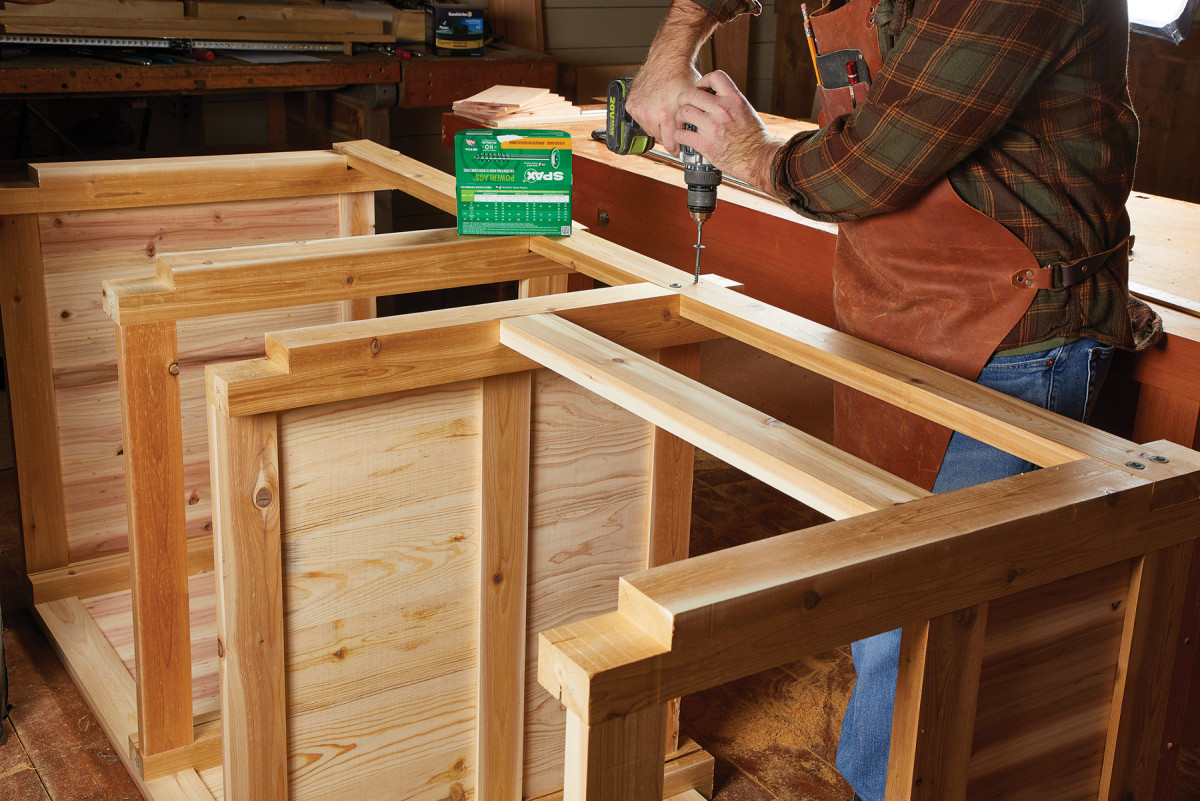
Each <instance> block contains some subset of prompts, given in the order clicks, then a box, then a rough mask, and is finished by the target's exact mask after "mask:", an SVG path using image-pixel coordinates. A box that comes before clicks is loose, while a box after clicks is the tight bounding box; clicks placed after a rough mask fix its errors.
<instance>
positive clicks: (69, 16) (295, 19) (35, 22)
mask: <svg viewBox="0 0 1200 801" xmlns="http://www.w3.org/2000/svg"><path fill="white" fill-rule="evenodd" d="M131 31H136V33H133V34H131ZM0 32H3V33H8V34H30V35H50V36H54V35H57V36H87V37H118V38H120V37H127V36H130V35H135V36H139V37H148V38H160V37H161V38H176V37H179V38H191V39H218V40H221V39H225V40H232V41H239V40H240V41H304V42H392V41H396V40H398V39H399V40H403V41H410V40H419V39H420V38H421V37H422V36H423V32H424V15H423V14H422V13H421V12H419V11H401V10H399V9H395V8H393V7H391V6H390V5H388V4H387V3H383V2H354V3H350V2H328V3H322V4H320V5H304V6H298V5H287V4H269V3H246V2H221V1H220V0H187V1H186V2H184V0H124V2H120V3H114V2H109V0H50V2H47V3H39V4H36V5H27V4H18V3H11V2H9V3H0Z"/></svg>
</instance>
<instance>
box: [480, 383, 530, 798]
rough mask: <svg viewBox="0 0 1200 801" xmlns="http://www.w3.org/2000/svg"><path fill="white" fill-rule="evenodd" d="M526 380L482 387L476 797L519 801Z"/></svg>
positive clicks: (525, 538)
mask: <svg viewBox="0 0 1200 801" xmlns="http://www.w3.org/2000/svg"><path fill="white" fill-rule="evenodd" d="M530 393H531V390H530V374H529V373H528V372H520V373H509V374H505V375H499V376H494V377H491V378H486V379H484V381H483V393H482V394H483V400H482V405H483V410H482V411H483V414H482V416H483V426H482V437H483V460H482V461H483V476H482V503H481V505H482V520H481V522H480V528H479V540H480V542H479V551H480V559H479V561H480V569H481V573H482V575H481V582H480V604H479V701H478V704H479V714H478V721H479V724H478V727H479V728H478V732H479V733H478V754H477V757H476V765H477V772H476V795H477V797H479V798H481V799H482V798H489V799H496V801H520V799H521V797H522V795H521V780H522V775H523V772H524V759H523V754H524V748H523V744H524V740H525V737H524V731H523V726H524V723H525V609H526V588H527V581H526V576H527V567H528V553H529V422H530V407H529V404H530Z"/></svg>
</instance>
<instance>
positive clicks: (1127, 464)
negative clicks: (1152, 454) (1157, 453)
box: [1125, 462, 1146, 470]
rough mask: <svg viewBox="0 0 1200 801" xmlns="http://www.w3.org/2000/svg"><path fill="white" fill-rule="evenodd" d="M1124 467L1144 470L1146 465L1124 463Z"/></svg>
mask: <svg viewBox="0 0 1200 801" xmlns="http://www.w3.org/2000/svg"><path fill="white" fill-rule="evenodd" d="M1125 466H1126V467H1131V468H1133V469H1134V470H1145V469H1146V465H1144V464H1142V463H1141V462H1126V463H1125Z"/></svg>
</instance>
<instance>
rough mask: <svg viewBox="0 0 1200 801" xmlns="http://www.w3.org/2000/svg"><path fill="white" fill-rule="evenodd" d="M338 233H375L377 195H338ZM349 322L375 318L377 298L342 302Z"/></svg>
mask: <svg viewBox="0 0 1200 801" xmlns="http://www.w3.org/2000/svg"><path fill="white" fill-rule="evenodd" d="M338 232H339V233H340V234H341V235H342V236H369V235H370V234H374V233H375V193H374V192H343V193H342V194H340V195H338ZM342 314H343V315H344V316H345V318H346V319H347V320H366V319H370V318H373V317H375V298H355V299H353V300H345V301H342Z"/></svg>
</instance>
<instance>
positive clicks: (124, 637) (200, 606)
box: [81, 570, 221, 716]
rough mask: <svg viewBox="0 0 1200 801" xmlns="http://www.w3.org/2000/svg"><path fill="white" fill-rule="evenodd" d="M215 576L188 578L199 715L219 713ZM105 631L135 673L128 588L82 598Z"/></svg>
mask: <svg viewBox="0 0 1200 801" xmlns="http://www.w3.org/2000/svg"><path fill="white" fill-rule="evenodd" d="M216 592H217V589H216V577H215V574H214V573H213V572H212V571H211V570H209V571H208V572H205V573H197V574H196V575H193V576H191V577H189V578H188V600H189V615H190V620H191V627H190V631H191V634H190V636H191V652H192V679H191V683H192V708H193V711H194V712H195V714H196V715H198V716H205V715H211V714H213V713H215V712H217V711H218V710H219V709H220V706H221V699H220V695H219V686H218V682H219V680H218V676H217V673H218V670H217V596H216ZM81 603H82V604H83V607H84V609H86V610H87V611H88V614H89V615H91V617H92V620H94V621H95V623H96V625H97V626H98V627H99V628H100V631H102V632H103V633H104V639H105V640H107V641H108V644H109V645H111V646H112V648H113V650H114V651H116V653H117V655H118V656H119V657H120V659H121V662H122V663H123V664H124V665H125V667H126V669H128V670H129V675H131V676H133V675H135V672H134V671H135V665H134V645H133V615H132V603H131V599H130V594H129V592H128V591H122V592H112V593H107V594H104V595H96V596H94V597H91V598H87V599H84V600H83V601H81Z"/></svg>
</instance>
